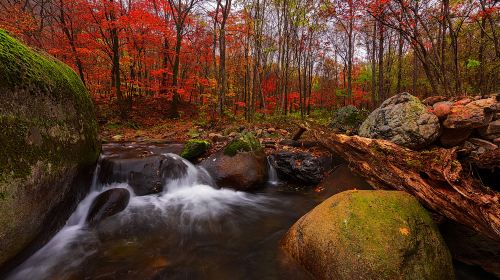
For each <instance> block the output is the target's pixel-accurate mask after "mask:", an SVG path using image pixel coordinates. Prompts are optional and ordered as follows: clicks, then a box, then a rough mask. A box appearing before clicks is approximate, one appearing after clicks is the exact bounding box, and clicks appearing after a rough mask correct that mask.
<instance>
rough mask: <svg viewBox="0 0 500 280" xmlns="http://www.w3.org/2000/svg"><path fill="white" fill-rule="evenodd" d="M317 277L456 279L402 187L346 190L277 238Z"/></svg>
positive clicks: (438, 240)
mask: <svg viewBox="0 0 500 280" xmlns="http://www.w3.org/2000/svg"><path fill="white" fill-rule="evenodd" d="M281 245H282V248H283V249H284V251H285V252H286V253H287V254H288V255H289V256H291V257H292V258H293V259H295V260H296V261H297V262H298V263H299V264H301V265H302V266H304V268H306V269H307V270H308V271H309V272H310V273H311V274H312V275H313V276H314V277H315V278H316V279H339V280H342V279H454V274H453V266H452V261H451V256H450V252H449V251H448V249H447V247H446V244H445V243H444V241H443V238H442V237H441V235H440V233H439V231H438V229H437V227H436V225H435V224H434V223H433V221H432V219H431V217H430V215H429V214H428V213H427V212H426V210H425V209H424V208H423V207H422V206H421V205H420V204H419V203H418V201H417V200H416V199H415V198H414V197H412V196H411V195H409V194H408V193H405V192H400V191H346V192H342V193H339V194H337V195H334V196H332V197H330V198H329V199H327V200H325V201H324V202H323V203H321V204H320V205H318V206H317V207H315V208H314V209H313V210H311V211H310V212H309V213H307V214H306V215H304V216H303V217H302V218H300V220H299V221H298V222H296V223H295V224H294V225H293V226H292V228H291V229H290V230H289V231H288V232H287V233H286V235H285V237H284V238H283V240H282V242H281Z"/></svg>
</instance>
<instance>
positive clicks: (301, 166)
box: [270, 152, 324, 185]
mask: <svg viewBox="0 0 500 280" xmlns="http://www.w3.org/2000/svg"><path fill="white" fill-rule="evenodd" d="M270 163H271V164H272V165H273V167H274V168H275V169H276V172H277V173H278V177H279V178H280V179H282V180H285V181H291V182H295V183H300V184H305V185H314V184H318V183H319V182H321V180H322V179H323V176H324V170H323V163H322V162H321V160H319V159H318V158H316V157H314V156H312V155H311V154H309V153H292V152H277V153H275V154H272V155H270Z"/></svg>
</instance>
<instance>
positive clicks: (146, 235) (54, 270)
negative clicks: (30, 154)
mask: <svg viewBox="0 0 500 280" xmlns="http://www.w3.org/2000/svg"><path fill="white" fill-rule="evenodd" d="M178 150H179V146H176V145H175V144H172V145H150V146H145V145H137V144H133V145H117V144H110V145H104V147H103V154H102V156H101V157H102V158H103V157H104V158H105V157H125V158H131V157H138V156H141V155H144V154H163V155H167V156H169V157H172V158H175V159H178V160H182V161H183V162H184V163H186V164H187V165H188V168H187V173H186V174H185V175H184V176H183V177H181V178H178V179H175V180H169V181H166V182H164V186H163V191H162V192H161V193H158V194H150V195H144V196H136V195H134V193H133V189H132V188H131V187H130V186H129V185H128V184H127V182H115V183H111V184H102V183H99V179H98V178H99V172H104V171H103V170H100V167H99V165H98V167H97V168H96V171H95V174H94V179H93V184H92V186H91V190H90V192H89V194H88V195H87V196H86V197H85V198H84V199H83V200H82V201H81V202H80V204H79V205H78V207H77V209H76V211H75V212H74V213H73V214H72V215H71V217H70V218H69V219H68V221H67V222H66V225H65V226H64V227H63V228H62V229H61V230H60V231H59V232H58V233H57V234H56V235H55V236H54V237H53V238H52V239H51V240H50V241H49V242H48V243H47V244H46V245H45V246H44V247H43V248H41V249H40V250H39V251H37V252H36V253H35V254H33V255H32V256H31V257H30V258H29V259H27V260H26V261H25V262H24V263H22V264H21V265H20V266H18V267H17V268H16V269H15V270H14V271H12V272H11V273H10V274H9V275H8V276H7V279H12V280H18V279H19V280H21V279H310V277H309V275H308V274H307V273H306V272H305V271H303V270H302V269H301V268H300V267H297V266H296V265H294V264H293V262H290V261H288V260H287V258H286V257H285V256H283V254H282V253H281V252H280V250H279V242H280V240H281V238H282V236H283V235H284V234H285V232H286V231H287V230H288V228H290V226H291V225H292V224H293V223H295V222H296V221H297V220H298V219H299V218H300V217H301V216H302V215H304V214H305V213H306V212H308V211H309V210H310V209H312V208H313V207H314V206H316V205H317V204H319V203H320V202H321V201H323V200H324V199H326V198H328V197H329V196H330V195H331V193H328V190H326V191H322V192H316V191H314V190H313V189H304V190H297V188H293V187H291V186H287V185H283V184H280V183H279V182H277V179H276V176H275V175H273V176H271V178H270V180H269V182H268V183H267V184H266V185H265V186H262V188H260V189H259V190H258V191H256V192H253V193H246V192H239V191H234V190H232V189H218V188H216V186H214V184H213V183H211V182H210V180H207V178H206V177H207V174H206V172H204V170H202V169H201V168H200V167H197V166H194V165H192V164H191V163H189V162H187V161H185V160H183V159H181V158H180V157H179V156H177V155H176V154H173V153H177V152H178ZM269 173H270V174H275V173H273V171H272V170H270V172H269ZM332 175H333V176H329V178H330V182H329V185H330V186H333V187H338V189H343V188H345V187H349V186H352V185H360V186H362V185H366V183H364V182H363V181H362V180H361V179H360V178H359V177H357V176H356V175H354V174H352V173H351V172H350V171H349V169H348V168H347V167H346V166H340V167H338V168H337V169H335V171H333V174H332ZM207 182H208V183H207ZM112 188H125V189H128V190H129V191H130V193H131V197H130V202H129V204H128V206H127V207H126V208H125V210H124V211H122V212H120V213H118V214H116V215H114V216H111V217H109V218H107V219H105V220H103V221H102V222H101V223H99V224H98V226H96V227H89V226H87V225H86V222H85V220H86V217H87V213H88V211H89V208H90V207H91V204H92V201H93V200H94V199H95V198H96V197H97V196H98V195H99V194H100V193H102V192H104V191H106V190H109V189H112Z"/></svg>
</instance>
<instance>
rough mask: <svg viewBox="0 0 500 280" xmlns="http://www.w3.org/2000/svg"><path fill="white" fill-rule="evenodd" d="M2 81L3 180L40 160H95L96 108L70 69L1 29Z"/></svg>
mask: <svg viewBox="0 0 500 280" xmlns="http://www.w3.org/2000/svg"><path fill="white" fill-rule="evenodd" d="M0 77H2V78H1V79H0V105H2V107H3V108H0V145H1V146H2V149H0V157H1V158H2V159H3V160H2V163H1V164H0V181H6V180H7V178H24V177H26V176H27V175H29V174H30V173H31V168H30V167H31V166H32V165H33V164H35V163H36V162H37V161H40V160H42V161H47V162H51V163H52V165H58V164H62V163H64V162H74V161H76V162H79V163H82V164H90V163H92V162H95V160H96V159H97V157H98V154H99V152H100V148H99V143H98V140H97V123H96V121H95V115H94V107H93V104H92V101H91V100H90V96H89V94H88V91H87V90H86V88H85V86H84V85H83V83H82V81H81V80H80V78H79V77H78V75H76V73H75V72H74V71H73V70H72V69H71V68H70V67H68V66H67V65H65V64H64V63H62V62H60V61H58V60H56V59H55V58H53V57H51V56H49V55H45V54H39V53H37V52H35V51H33V50H32V49H30V48H28V47H26V46H24V45H23V44H22V43H20V42H19V41H18V40H16V39H14V38H12V37H11V36H9V35H8V34H7V32H5V31H4V30H1V29H0ZM15 92H17V94H16V95H14V94H13V93H15ZM14 96H15V97H14ZM12 102H13V104H17V106H18V107H21V108H17V107H15V106H12V105H11V104H10V103H12ZM54 104H57V105H54ZM51 105H54V106H57V107H54V108H52V107H50V106H51ZM22 107H26V108H27V109H26V108H24V109H23V108H22ZM59 111H60V112H59ZM58 112H59V113H58ZM67 112H71V114H69V113H67ZM31 138H33V139H31Z"/></svg>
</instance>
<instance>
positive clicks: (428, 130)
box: [359, 93, 440, 149]
mask: <svg viewBox="0 0 500 280" xmlns="http://www.w3.org/2000/svg"><path fill="white" fill-rule="evenodd" d="M439 131H440V125H439V120H438V118H437V117H436V116H435V115H434V114H432V113H429V112H428V110H427V108H426V107H425V105H424V104H422V103H421V102H420V100H418V98H416V97H415V96H413V95H411V94H409V93H401V94H398V95H395V96H393V97H391V98H389V99H387V100H386V101H384V103H382V105H381V106H380V107H379V108H377V109H376V110H375V111H373V112H372V113H371V114H370V115H369V116H368V118H367V119H366V120H365V121H364V122H363V124H362V125H361V127H360V128H359V135H360V136H362V137H367V138H375V139H385V140H389V141H391V142H394V143H396V144H398V145H401V146H405V147H408V148H412V149H419V148H424V147H426V146H428V145H430V144H431V143H432V142H434V140H436V139H437V137H438V136H439Z"/></svg>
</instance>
